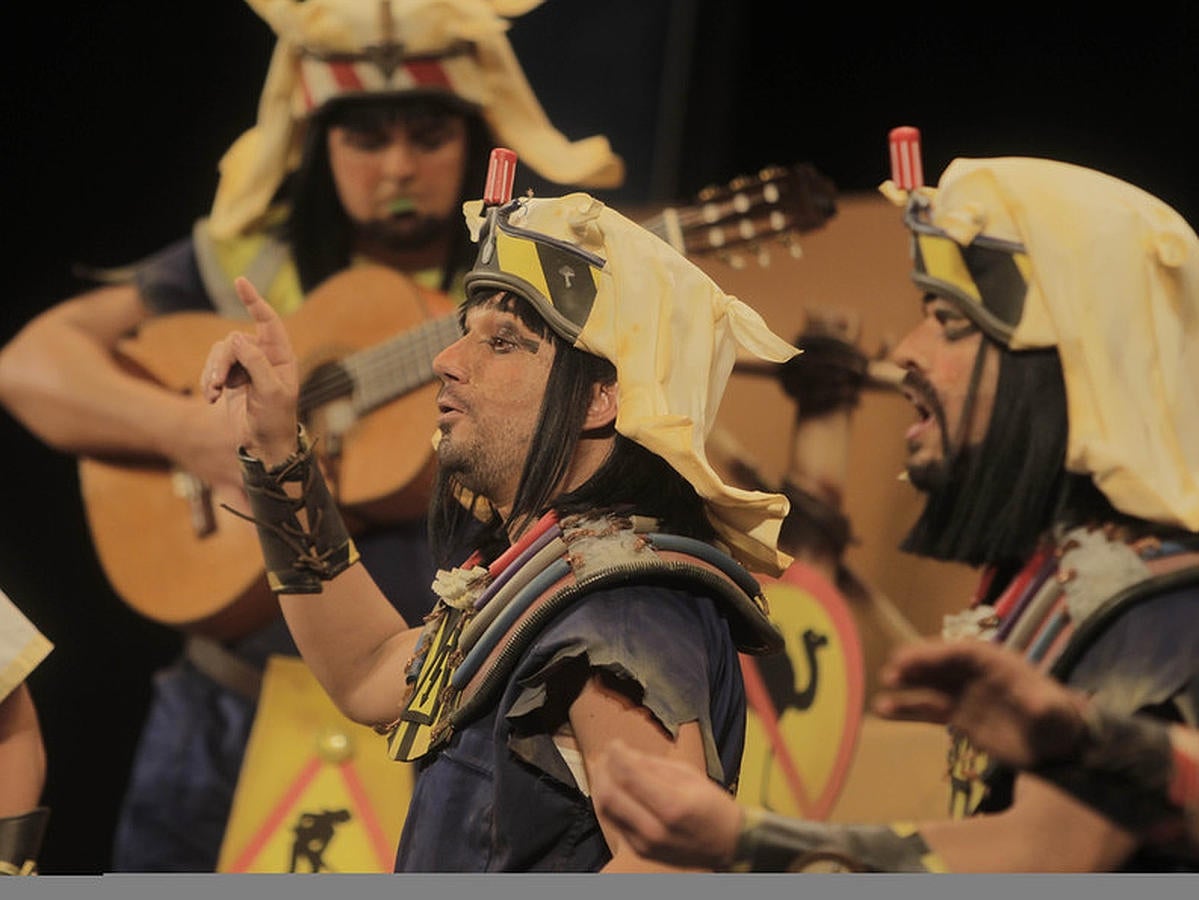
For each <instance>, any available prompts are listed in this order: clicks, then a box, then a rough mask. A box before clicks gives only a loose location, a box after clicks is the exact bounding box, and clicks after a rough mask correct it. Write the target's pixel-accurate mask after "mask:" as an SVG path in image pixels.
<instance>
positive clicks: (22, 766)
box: [0, 682, 46, 819]
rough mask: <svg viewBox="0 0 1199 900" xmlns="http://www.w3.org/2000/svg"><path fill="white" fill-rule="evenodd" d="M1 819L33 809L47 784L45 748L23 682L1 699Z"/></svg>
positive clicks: (31, 702)
mask: <svg viewBox="0 0 1199 900" xmlns="http://www.w3.org/2000/svg"><path fill="white" fill-rule="evenodd" d="M0 773H3V777H0V819H2V818H4V817H6V816H16V815H20V814H22V813H26V812H29V811H30V810H31V809H34V808H35V807H36V806H37V805H38V803H39V802H40V800H41V796H42V788H43V787H44V786H45V783H46V751H45V747H44V745H43V743H42V732H41V728H40V727H39V726H38V720H37V711H36V710H35V709H34V705H33V698H32V697H31V696H30V695H29V688H28V687H27V686H26V685H25V683H24V682H22V683H21V684H19V685H17V686H16V687H15V688H14V689H13V690H12V692H11V693H10V694H9V695H8V696H7V697H5V698H4V699H3V700H0Z"/></svg>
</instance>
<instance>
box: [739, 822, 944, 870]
mask: <svg viewBox="0 0 1199 900" xmlns="http://www.w3.org/2000/svg"><path fill="white" fill-rule="evenodd" d="M819 869H824V870H834V871H837V870H839V871H848V872H946V871H948V869H947V868H946V867H945V864H944V862H942V860H941V858H940V857H939V856H937V855H936V854H935V853H933V852H932V851H931V850H929V848H928V845H927V844H926V843H925V842H924V839H923V838H922V837H921V836H920V832H919V831H917V830H916V828H915V827H914V826H911V825H906V824H901V823H893V824H891V825H830V824H827V823H824V822H809V821H806V820H804V819H792V818H788V817H786V816H780V815H778V814H776V813H771V812H766V811H765V810H762V809H748V810H746V812H745V821H744V822H743V824H742V826H741V833H740V835H739V837H738V839H737V847H736V850H735V851H734V856H733V864H732V866H730V870H731V871H734V872H803V871H813V870H819Z"/></svg>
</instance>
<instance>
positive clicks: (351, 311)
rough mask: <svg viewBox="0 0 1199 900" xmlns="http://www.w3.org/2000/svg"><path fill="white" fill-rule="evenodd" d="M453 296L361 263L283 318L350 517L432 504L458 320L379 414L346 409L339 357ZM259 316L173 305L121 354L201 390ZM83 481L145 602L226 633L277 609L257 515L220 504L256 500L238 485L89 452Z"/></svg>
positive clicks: (102, 539) (110, 567) (425, 317)
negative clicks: (447, 358) (208, 365)
mask: <svg viewBox="0 0 1199 900" xmlns="http://www.w3.org/2000/svg"><path fill="white" fill-rule="evenodd" d="M453 309H454V305H453V303H452V301H451V300H450V299H449V298H447V297H444V296H443V295H441V294H439V293H437V292H434V291H428V290H423V289H420V288H418V287H416V286H415V285H413V284H412V282H410V281H409V280H408V279H406V278H404V277H403V276H401V275H399V274H397V273H395V272H392V271H391V270H388V269H382V268H377V267H362V268H355V269H350V270H347V271H345V272H343V273H340V274H339V275H336V276H334V277H333V278H331V279H329V280H328V281H327V282H325V283H324V284H322V285H321V286H320V287H319V288H318V289H317V290H315V291H313V292H312V294H310V295H309V297H308V299H307V300H306V302H305V303H304V305H303V306H302V307H300V308H299V310H297V311H296V312H295V313H293V314H292V315H290V316H288V317H287V318H286V319H285V320H284V321H285V324H286V325H287V330H288V334H289V336H290V338H291V341H292V344H293V347H294V349H295V351H296V356H297V359H299V361H300V374H301V384H302V387H301V398H302V404H303V405H305V406H306V407H307V411H306V413H305V415H304V419H305V426H306V428H307V429H308V430H309V433H310V434H311V435H312V436H313V437H315V438H316V439H317V445H316V446H317V450H318V455H320V457H321V464H322V467H323V469H324V470H325V472H326V475H327V479H328V480H329V482H330V487H331V489H333V490H334V491H335V493H336V495H337V496H338V498H339V502H340V504H341V506H342V508H343V510H344V512H345V513H346V516H347V521H349V522H350V523H351V528H355V526H357V527H358V528H361V527H362V526H363V525H365V524H367V523H384V522H397V521H404V520H409V519H413V518H416V517H418V516H420V515H421V514H423V512H424V511H425V509H426V507H427V504H428V498H429V488H430V485H431V484H432V477H433V472H434V467H435V457H434V454H433V449H432V443H431V441H432V436H433V432H434V429H435V427H436V417H437V408H436V402H435V397H436V393H437V383H436V380H435V379H434V378H433V376H432V372H431V369H430V368H429V367H428V362H429V361H430V360H431V359H432V356H433V355H435V354H436V352H438V351H439V350H440V349H441V346H444V345H445V344H447V343H448V340H447V339H446V338H445V337H444V335H445V334H448V333H450V332H449V331H448V330H443V331H441V332H439V334H440V335H442V336H441V337H440V338H439V339H438V340H437V341H436V342H435V343H433V344H431V345H430V344H428V342H427V341H423V342H421V346H420V347H419V348H416V350H415V351H413V352H415V354H416V358H415V359H414V360H413V361H412V363H413V366H414V368H413V371H412V372H409V373H407V375H406V377H407V378H409V380H415V381H417V382H418V383H417V384H416V385H415V386H414V387H413V388H412V389H410V390H407V391H405V392H404V393H402V394H400V395H398V396H395V397H393V398H391V399H389V400H387V402H385V403H382V404H381V405H378V406H377V407H374V408H372V409H371V410H370V414H369V415H368V416H363V417H361V418H359V417H356V416H353V414H352V413H350V414H349V415H350V416H351V418H350V419H348V420H347V412H346V408H347V407H348V406H349V405H350V397H351V395H350V393H349V391H350V388H351V387H352V386H351V385H348V384H346V380H345V379H344V378H340V379H339V378H336V377H334V378H332V379H330V378H328V377H327V376H328V368H329V366H330V364H334V365H336V364H338V363H340V362H341V361H343V360H346V359H347V358H349V357H352V356H353V355H354V354H355V353H356V352H358V351H363V350H366V349H367V348H371V347H374V346H377V345H379V343H380V340H381V339H383V338H387V337H390V336H395V335H401V334H404V333H408V332H410V331H411V330H412V329H413V328H415V327H417V326H420V325H422V324H423V323H426V322H427V321H429V320H430V319H431V318H433V317H443V318H447V319H449V318H450V317H452V313H453ZM252 328H253V326H252V324H251V323H250V322H249V321H248V320H246V321H244V322H242V321H236V320H232V319H227V318H223V317H220V316H218V315H216V314H215V313H208V312H180V313H174V314H170V315H164V316H159V317H157V318H154V319H151V320H149V321H148V322H146V323H145V325H144V326H143V327H142V328H141V330H140V331H139V332H138V334H137V335H136V337H134V338H131V339H129V340H128V341H126V342H125V343H123V344H122V346H121V347H120V354H121V356H122V358H123V360H124V361H125V362H126V363H127V364H128V365H129V366H130V367H131V368H133V369H134V370H135V371H137V372H139V373H140V374H142V375H143V376H144V377H146V378H149V379H152V380H154V381H156V382H158V383H160V384H162V385H163V386H164V387H166V388H168V389H170V390H174V391H178V392H180V393H189V392H192V391H194V390H195V389H196V387H197V385H198V383H199V377H200V373H201V371H202V370H203V366H204V363H205V361H206V359H207V356H208V351H209V349H210V348H211V346H212V345H213V343H215V342H216V341H217V340H220V339H221V338H223V337H225V336H226V335H228V334H229V333H230V332H231V331H232V330H234V329H242V330H245V331H250V330H252ZM407 356H408V353H407V352H402V353H392V354H390V355H389V356H388V357H387V358H386V359H384V360H382V361H380V360H377V359H372V360H370V361H369V362H368V369H369V368H372V367H373V370H375V371H376V372H377V373H378V374H379V375H380V377H384V378H390V377H391V376H392V367H394V365H395V364H397V363H396V360H397V359H399V361H400V364H404V363H406V362H407ZM380 366H383V368H382V369H380ZM334 374H335V375H337V374H341V373H334ZM396 377H397V378H398V375H397V376H396ZM339 388H342V390H340V391H339V390H338V389H339ZM309 397H311V398H312V399H311V400H309V399H308V398H309ZM334 423H337V427H334ZM343 429H344V430H343ZM330 451H335V452H334V453H333V455H330ZM79 480H80V487H81V490H82V494H83V500H84V506H85V509H86V513H87V520H88V526H89V528H90V529H91V534H92V539H93V542H94V544H95V547H96V552H97V555H98V557H99V559H100V563H101V565H102V566H103V568H104V571H105V573H106V575H107V576H108V578H109V581H110V582H111V583H112V586H113V589H114V590H115V591H116V592H117V593H118V594H119V595H120V596H121V597H122V598H123V599H124V600H125V601H126V602H127V603H128V604H129V605H130V606H131V607H132V608H133V609H135V610H136V611H137V612H139V613H140V614H142V615H144V616H146V617H147V618H150V619H152V620H155V621H157V622H161V623H163V624H168V625H172V626H175V627H179V628H184V629H187V630H190V631H196V632H200V633H204V634H207V635H208V636H211V637H216V638H229V637H233V636H236V635H238V634H244V633H246V632H247V631H249V630H251V629H253V628H255V627H258V626H260V625H262V624H265V622H267V621H269V620H270V619H271V618H273V617H274V616H275V615H276V614H277V610H278V606H277V603H276V601H275V599H274V597H273V596H271V594H270V592H269V590H268V589H267V587H266V579H265V577H264V571H263V562H262V551H261V549H260V547H259V543H258V535H257V533H256V530H255V527H254V525H253V524H252V523H250V522H247V521H245V520H243V519H240V518H238V517H237V516H234V515H233V514H231V513H230V512H228V511H227V510H225V509H222V508H221V507H220V503H222V502H224V503H228V504H229V505H231V506H234V507H236V508H239V509H242V510H243V511H244V510H245V505H244V502H243V501H242V500H241V498H240V497H223V496H215V495H209V494H208V493H207V492H206V491H204V490H203V486H201V485H196V484H194V479H191V478H190V476H188V475H187V474H186V473H180V472H176V471H173V470H171V469H170V468H168V467H167V466H165V465H147V464H146V462H145V461H144V460H137V461H117V460H111V459H96V458H84V459H81V460H80V463H79Z"/></svg>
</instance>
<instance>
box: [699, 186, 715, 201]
mask: <svg viewBox="0 0 1199 900" xmlns="http://www.w3.org/2000/svg"><path fill="white" fill-rule="evenodd" d="M719 191H720V188H718V187H716V186H715V185H713V184H710V185H708V186H707V187H706V188H703V189H702V190H700V192H699V193H698V194H696V195H695V196H696V199H698V200H699V201H700V202H702V203H707V202H708V201H709V200H711V199H712V198H713V197H715V196H716V195H717V194H718V193H719Z"/></svg>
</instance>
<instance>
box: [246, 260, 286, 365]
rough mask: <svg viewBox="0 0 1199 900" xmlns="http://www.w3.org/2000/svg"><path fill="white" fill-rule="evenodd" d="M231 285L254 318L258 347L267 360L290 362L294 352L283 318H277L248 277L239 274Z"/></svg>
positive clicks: (276, 314) (273, 362)
mask: <svg viewBox="0 0 1199 900" xmlns="http://www.w3.org/2000/svg"><path fill="white" fill-rule="evenodd" d="M233 286H234V287H235V288H236V290H237V296H238V298H239V299H240V300H241V302H242V305H243V306H245V308H246V312H248V313H249V314H250V318H252V319H253V320H254V330H255V333H256V334H257V335H258V347H259V349H260V350H261V351H262V352H263V354H265V356H266V358H267V360H268V361H270V362H271V364H273V365H274V364H278V363H286V362H290V361H291V359H292V357H293V356H294V355H295V354H294V353H293V351H292V349H291V339H290V338H288V336H287V329H286V328H284V327H283V320H282V319H280V318H279V314H278V313H277V312H275V310H274V309H272V308H271V305H270V304H269V303H267V302H266V300H264V299H263V298H262V295H261V294H260V293H258V289H257V288H255V287H254V285H253V284H251V283H250V280H249V279H248V278H246V277H244V276H239V277H238V278H237V279H236V280H235V281H234V282H233Z"/></svg>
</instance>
